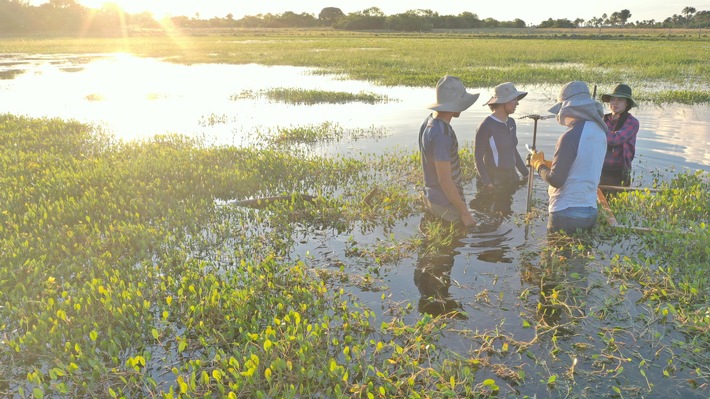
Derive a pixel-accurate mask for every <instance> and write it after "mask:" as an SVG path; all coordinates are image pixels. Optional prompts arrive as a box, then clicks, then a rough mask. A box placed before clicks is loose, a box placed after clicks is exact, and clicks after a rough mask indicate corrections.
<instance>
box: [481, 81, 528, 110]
mask: <svg viewBox="0 0 710 399" xmlns="http://www.w3.org/2000/svg"><path fill="white" fill-rule="evenodd" d="M527 95H528V92H527V91H518V89H516V88H515V86H514V85H513V83H511V82H505V83H501V84H499V85H498V86H496V87H495V94H494V95H493V97H491V99H490V100H488V102H487V103H485V104H483V105H491V104H505V103H508V102H511V101H513V100H515V99H516V98H517V99H518V100H522V99H523V97H525V96H527Z"/></svg>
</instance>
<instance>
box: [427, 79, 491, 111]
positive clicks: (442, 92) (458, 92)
mask: <svg viewBox="0 0 710 399" xmlns="http://www.w3.org/2000/svg"><path fill="white" fill-rule="evenodd" d="M478 96H479V94H478V93H469V92H467V91H466V87H464V85H463V82H461V79H459V78H457V77H456V76H449V75H446V76H444V77H442V78H441V79H439V81H438V82H437V83H436V102H435V103H433V104H430V105H429V106H428V107H427V108H429V109H432V110H434V111H441V112H461V111H464V110H466V109H468V107H470V106H471V105H473V103H475V102H476V100H478Z"/></svg>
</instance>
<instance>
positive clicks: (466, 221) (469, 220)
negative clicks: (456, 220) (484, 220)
mask: <svg viewBox="0 0 710 399" xmlns="http://www.w3.org/2000/svg"><path fill="white" fill-rule="evenodd" d="M461 222H463V225H464V226H465V227H476V221H475V220H473V216H472V215H471V212H464V214H463V215H461Z"/></svg>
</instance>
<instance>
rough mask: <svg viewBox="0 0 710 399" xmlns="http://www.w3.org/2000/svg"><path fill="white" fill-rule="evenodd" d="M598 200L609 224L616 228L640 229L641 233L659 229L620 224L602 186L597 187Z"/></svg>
mask: <svg viewBox="0 0 710 399" xmlns="http://www.w3.org/2000/svg"><path fill="white" fill-rule="evenodd" d="M597 202H598V203H599V204H600V205H601V209H602V212H603V213H604V216H605V217H606V221H607V223H608V224H609V226H611V227H613V228H615V229H629V230H634V231H638V232H641V233H658V232H659V231H658V230H656V229H652V228H649V227H636V226H624V225H622V224H619V222H617V221H616V217H615V216H614V212H612V211H611V208H610V207H609V202H607V200H606V197H605V196H604V193H602V189H601V186H599V187H598V188H597Z"/></svg>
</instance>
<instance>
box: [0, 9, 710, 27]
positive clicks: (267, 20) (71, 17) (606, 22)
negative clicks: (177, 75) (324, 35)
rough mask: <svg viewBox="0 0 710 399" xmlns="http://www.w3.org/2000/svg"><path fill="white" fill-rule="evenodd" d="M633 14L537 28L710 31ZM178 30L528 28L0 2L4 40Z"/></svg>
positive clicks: (469, 19) (682, 19) (690, 20)
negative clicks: (167, 14) (164, 15)
mask: <svg viewBox="0 0 710 399" xmlns="http://www.w3.org/2000/svg"><path fill="white" fill-rule="evenodd" d="M630 17H631V12H630V11H629V10H626V9H625V10H621V11H618V12H613V13H611V14H610V15H607V14H603V15H602V16H601V17H593V18H591V19H589V20H584V19H582V18H577V19H575V20H574V21H571V20H569V19H557V20H553V19H552V18H550V19H548V20H547V21H543V22H542V23H540V24H539V25H537V27H538V28H578V27H596V28H600V29H601V28H602V27H650V28H681V27H682V28H707V27H710V11H699V12H698V11H696V10H695V8H693V7H685V8H684V9H683V11H682V13H681V14H680V15H673V16H672V17H668V18H666V19H665V20H663V21H654V20H650V21H636V22H633V23H631V22H629V19H630ZM166 22H167V23H169V24H171V25H172V26H174V27H176V28H183V29H191V28H322V27H329V28H333V29H342V30H387V31H400V32H427V31H431V30H434V29H449V30H453V29H476V28H525V27H526V26H527V25H526V23H525V21H523V20H521V19H515V20H512V21H498V20H495V19H493V18H486V19H480V18H479V17H478V15H476V14H474V13H472V12H462V13H460V14H458V15H439V13H437V12H434V11H432V10H422V9H417V10H409V11H406V12H404V13H400V14H394V15H385V14H384V13H383V12H382V10H380V9H379V8H377V7H371V8H368V9H365V10H362V11H357V12H353V13H350V14H345V13H343V11H342V10H341V9H339V8H336V7H326V8H323V9H322V10H321V12H320V13H319V14H318V15H317V16H316V15H313V14H309V13H301V14H296V13H294V12H291V11H287V12H284V13H282V14H259V15H256V16H245V17H243V18H240V19H235V18H234V16H233V15H232V14H227V15H226V16H225V17H224V18H218V17H214V18H210V19H201V18H200V16H199V14H196V15H194V16H192V17H188V16H177V17H171V18H169V20H167V21H166V20H161V21H156V19H155V18H154V17H153V15H152V14H151V13H149V12H143V13H138V14H127V13H124V12H123V10H121V9H120V8H119V7H118V6H116V5H115V4H112V3H107V4H105V5H104V6H103V7H101V8H100V9H93V8H86V7H84V6H82V5H81V4H78V3H77V2H76V1H75V0H49V2H47V3H44V4H41V5H39V6H31V5H29V2H28V0H0V34H44V33H61V34H82V35H113V34H119V33H124V31H125V30H126V29H130V30H136V29H154V28H159V27H160V26H161V25H164V24H165V23H166Z"/></svg>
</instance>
